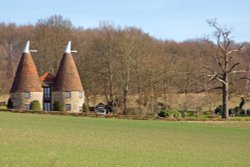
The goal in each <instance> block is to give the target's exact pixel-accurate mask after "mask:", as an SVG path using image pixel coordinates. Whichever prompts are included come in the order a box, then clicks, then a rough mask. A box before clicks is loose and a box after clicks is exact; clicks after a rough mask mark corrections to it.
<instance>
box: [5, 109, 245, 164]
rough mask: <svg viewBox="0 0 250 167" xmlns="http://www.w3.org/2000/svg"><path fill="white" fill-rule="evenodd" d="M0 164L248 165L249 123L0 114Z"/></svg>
mask: <svg viewBox="0 0 250 167" xmlns="http://www.w3.org/2000/svg"><path fill="white" fill-rule="evenodd" d="M0 166H1V167H5V166H6V167H7V166H18V167H20V166H25V167H27V166H32V167H34V166H36V167H37V166H46V167H47V166H58V167H64V166H65V167H68V166H72V167H76V166H89V167H96V166H98V167H99V166H100V167H102V166H104V167H105V166H108V167H111V166H117V167H118V166H124V167H132V166H139V167H144V166H145V167H147V166H148V167H159V166H163V167H176V166H180V167H183V166H184V167H196V166H197V167H204V166H208V167H217V166H218V167H235V166H239V167H249V166H250V122H233V123H231V122H220V123H217V122H206V123H200V122H198V123H197V122H165V121H135V120H120V119H105V118H86V117H72V116H52V115H39V114H18V113H6V112H0Z"/></svg>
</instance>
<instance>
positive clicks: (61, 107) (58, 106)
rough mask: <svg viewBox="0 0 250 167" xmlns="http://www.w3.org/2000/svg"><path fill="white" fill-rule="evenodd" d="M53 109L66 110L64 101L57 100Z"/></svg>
mask: <svg viewBox="0 0 250 167" xmlns="http://www.w3.org/2000/svg"><path fill="white" fill-rule="evenodd" d="M53 110H54V111H64V110H65V105H64V103H61V102H59V101H55V102H54V104H53Z"/></svg>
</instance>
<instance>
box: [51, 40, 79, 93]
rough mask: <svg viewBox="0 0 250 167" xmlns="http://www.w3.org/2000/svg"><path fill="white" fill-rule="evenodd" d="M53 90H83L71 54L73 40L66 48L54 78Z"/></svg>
mask: <svg viewBox="0 0 250 167" xmlns="http://www.w3.org/2000/svg"><path fill="white" fill-rule="evenodd" d="M53 91H56V92H65V91H83V86H82V82H81V79H80V76H79V73H78V71H77V67H76V64H75V61H74V58H73V56H72V54H71V41H69V42H68V45H67V47H66V48H65V51H64V54H63V57H62V60H61V62H60V65H59V68H58V71H57V74H56V77H55V80H54V86H53Z"/></svg>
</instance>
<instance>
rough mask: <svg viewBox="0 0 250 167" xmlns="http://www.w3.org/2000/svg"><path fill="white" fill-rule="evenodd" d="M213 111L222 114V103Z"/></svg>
mask: <svg viewBox="0 0 250 167" xmlns="http://www.w3.org/2000/svg"><path fill="white" fill-rule="evenodd" d="M214 113H215V114H220V115H222V114H223V107H222V105H219V106H218V107H216V108H215V110H214Z"/></svg>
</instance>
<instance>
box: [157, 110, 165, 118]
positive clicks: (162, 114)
mask: <svg viewBox="0 0 250 167" xmlns="http://www.w3.org/2000/svg"><path fill="white" fill-rule="evenodd" d="M158 116H159V117H166V112H165V111H160V112H159V113H158Z"/></svg>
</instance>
